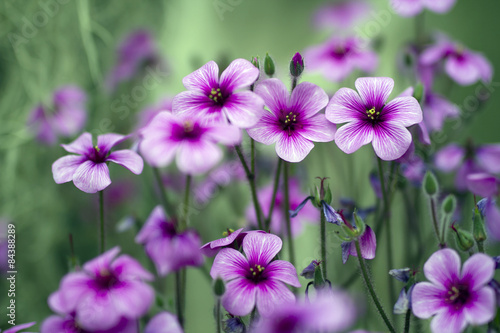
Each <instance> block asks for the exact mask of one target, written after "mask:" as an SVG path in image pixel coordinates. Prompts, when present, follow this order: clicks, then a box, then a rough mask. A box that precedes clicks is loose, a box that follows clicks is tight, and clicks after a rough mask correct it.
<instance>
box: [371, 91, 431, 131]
mask: <svg viewBox="0 0 500 333" xmlns="http://www.w3.org/2000/svg"><path fill="white" fill-rule="evenodd" d="M380 118H381V119H384V120H389V121H393V122H398V123H401V125H403V126H404V127H409V126H411V125H414V124H418V123H419V122H421V121H422V120H423V116H422V109H421V108H420V104H419V103H418V101H417V100H416V99H415V98H414V97H398V98H395V99H393V100H392V101H390V102H389V103H387V104H386V105H385V106H384V109H383V110H382V112H381V117H380Z"/></svg>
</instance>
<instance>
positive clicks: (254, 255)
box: [243, 232, 283, 267]
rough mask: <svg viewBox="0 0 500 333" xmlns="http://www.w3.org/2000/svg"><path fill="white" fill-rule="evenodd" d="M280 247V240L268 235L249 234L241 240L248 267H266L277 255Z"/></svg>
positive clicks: (281, 243)
mask: <svg viewBox="0 0 500 333" xmlns="http://www.w3.org/2000/svg"><path fill="white" fill-rule="evenodd" d="M282 245H283V242H282V241H281V238H279V237H278V236H276V235H273V234H268V233H260V232H251V233H249V234H247V235H246V236H245V238H243V252H245V254H246V256H247V258H248V263H249V265H250V267H252V266H254V265H262V266H266V265H267V264H268V263H269V262H270V261H271V260H272V259H273V258H274V257H275V256H276V255H277V254H278V252H279V251H280V250H281V247H282Z"/></svg>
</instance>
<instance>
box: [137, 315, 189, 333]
mask: <svg viewBox="0 0 500 333" xmlns="http://www.w3.org/2000/svg"><path fill="white" fill-rule="evenodd" d="M183 332H184V331H183V330H182V327H181V325H180V324H179V321H178V320H177V317H176V316H175V315H173V314H171V313H169V312H160V313H158V314H157V315H156V316H154V317H153V318H151V320H150V321H149V323H148V324H147V325H146V328H145V329H144V333H183Z"/></svg>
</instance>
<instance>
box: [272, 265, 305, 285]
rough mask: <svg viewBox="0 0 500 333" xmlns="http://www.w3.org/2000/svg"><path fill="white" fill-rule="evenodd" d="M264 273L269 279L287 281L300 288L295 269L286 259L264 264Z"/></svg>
mask: <svg viewBox="0 0 500 333" xmlns="http://www.w3.org/2000/svg"><path fill="white" fill-rule="evenodd" d="M264 273H265V274H266V276H268V277H269V278H271V279H276V280H280V281H281V282H284V283H288V284H289V285H292V286H294V287H297V288H300V286H301V285H300V282H299V278H298V276H297V270H296V269H295V267H294V266H293V265H292V264H291V263H289V262H288V261H284V260H275V261H272V262H271V263H270V264H269V265H267V266H266V269H265V270H264Z"/></svg>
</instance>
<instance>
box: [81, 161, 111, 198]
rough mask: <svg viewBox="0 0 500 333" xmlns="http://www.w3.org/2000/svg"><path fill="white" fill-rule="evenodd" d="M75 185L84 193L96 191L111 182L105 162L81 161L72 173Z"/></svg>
mask: <svg viewBox="0 0 500 333" xmlns="http://www.w3.org/2000/svg"><path fill="white" fill-rule="evenodd" d="M73 183H74V184H75V186H76V187H77V188H78V189H79V190H82V191H83V192H86V193H96V192H98V191H102V190H104V189H105V188H106V187H108V186H109V184H111V178H109V169H108V166H107V165H106V163H94V162H93V161H85V162H83V163H82V164H81V165H80V166H79V167H78V168H77V169H76V171H75V174H74V175H73Z"/></svg>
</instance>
